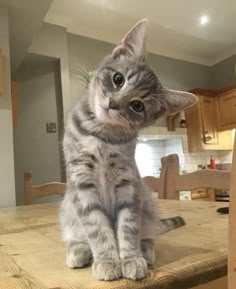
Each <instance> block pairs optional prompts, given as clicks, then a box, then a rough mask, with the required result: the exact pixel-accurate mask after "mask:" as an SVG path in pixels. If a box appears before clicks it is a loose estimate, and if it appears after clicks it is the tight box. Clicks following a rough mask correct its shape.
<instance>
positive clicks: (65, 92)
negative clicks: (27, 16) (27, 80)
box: [29, 23, 71, 117]
mask: <svg viewBox="0 0 236 289" xmlns="http://www.w3.org/2000/svg"><path fill="white" fill-rule="evenodd" d="M29 53H33V54H39V55H44V56H49V57H55V58H58V59H59V60H60V74H61V86H62V99H63V110H64V116H65V117H66V114H67V112H68V111H69V109H70V107H71V104H70V80H69V66H68V47H67V32H66V29H65V28H63V27H60V26H57V25H52V24H47V23H44V24H43V26H42V27H41V30H40V32H39V33H38V34H37V35H36V36H35V38H34V39H33V43H32V45H31V47H30V48H29Z"/></svg>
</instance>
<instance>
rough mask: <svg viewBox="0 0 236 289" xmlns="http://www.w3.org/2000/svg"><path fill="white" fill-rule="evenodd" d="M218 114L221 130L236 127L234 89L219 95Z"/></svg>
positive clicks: (235, 92) (235, 93) (235, 95)
mask: <svg viewBox="0 0 236 289" xmlns="http://www.w3.org/2000/svg"><path fill="white" fill-rule="evenodd" d="M218 114H219V127H220V129H221V130H224V129H231V128H236V90H233V91H229V92H226V93H224V94H221V95H219V97H218Z"/></svg>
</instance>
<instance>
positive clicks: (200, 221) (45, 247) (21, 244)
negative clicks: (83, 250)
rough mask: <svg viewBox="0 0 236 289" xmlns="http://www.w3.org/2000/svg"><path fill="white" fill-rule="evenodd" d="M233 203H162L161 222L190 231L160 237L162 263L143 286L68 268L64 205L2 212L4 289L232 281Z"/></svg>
mask: <svg viewBox="0 0 236 289" xmlns="http://www.w3.org/2000/svg"><path fill="white" fill-rule="evenodd" d="M222 206H227V203H216V202H207V201H176V200H160V210H161V217H173V216H177V215H179V216H182V217H183V218H184V219H185V221H186V225H185V226H183V227H181V228H178V229H176V230H173V231H170V232H168V233H166V234H163V235H161V236H160V238H159V240H158V242H157V245H156V254H157V263H156V264H155V266H154V267H153V268H151V269H150V270H149V274H148V276H147V277H146V278H145V279H144V280H141V281H131V280H125V279H121V280H118V281H112V282H102V281H96V280H95V279H94V278H93V276H92V274H91V267H87V268H83V269H76V270H72V269H69V268H67V267H66V265H65V252H66V248H65V245H64V243H63V242H62V239H61V236H60V235H61V234H60V227H59V223H58V208H59V204H58V203H53V204H52V203H51V204H44V205H33V206H27V207H14V208H4V209H0V289H15V288H17V289H18V288H19V289H29V288H37V289H39V288H40V289H102V288H103V289H104V288H105V289H106V288H109V289H114V288H117V289H118V288H119V289H129V288H137V289H139V288H148V289H149V288H150V289H151V288H152V289H153V288H156V289H159V288H161V289H179V288H181V289H185V288H191V287H193V286H196V285H198V284H202V283H206V282H208V281H211V280H215V279H217V278H220V277H222V276H224V275H226V271H227V242H228V241H227V234H228V232H227V231H228V215H219V214H217V213H216V209H217V208H218V207H222Z"/></svg>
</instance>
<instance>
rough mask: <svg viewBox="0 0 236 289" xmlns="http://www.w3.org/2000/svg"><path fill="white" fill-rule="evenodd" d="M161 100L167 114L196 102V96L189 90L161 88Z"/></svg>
mask: <svg viewBox="0 0 236 289" xmlns="http://www.w3.org/2000/svg"><path fill="white" fill-rule="evenodd" d="M162 101H163V103H164V106H165V109H166V112H167V114H173V113H177V112H180V111H182V110H185V109H187V108H189V107H191V106H193V105H194V104H196V103H197V101H198V97H197V96H196V95H194V94H192V93H190V92H185V91H178V90H172V89H168V88H163V90H162Z"/></svg>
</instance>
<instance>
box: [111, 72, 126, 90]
mask: <svg viewBox="0 0 236 289" xmlns="http://www.w3.org/2000/svg"><path fill="white" fill-rule="evenodd" d="M113 83H114V84H115V85H116V87H119V88H121V87H122V86H123V85H124V83H125V78H124V76H123V75H122V74H121V73H120V72H116V73H115V74H114V75H113Z"/></svg>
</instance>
